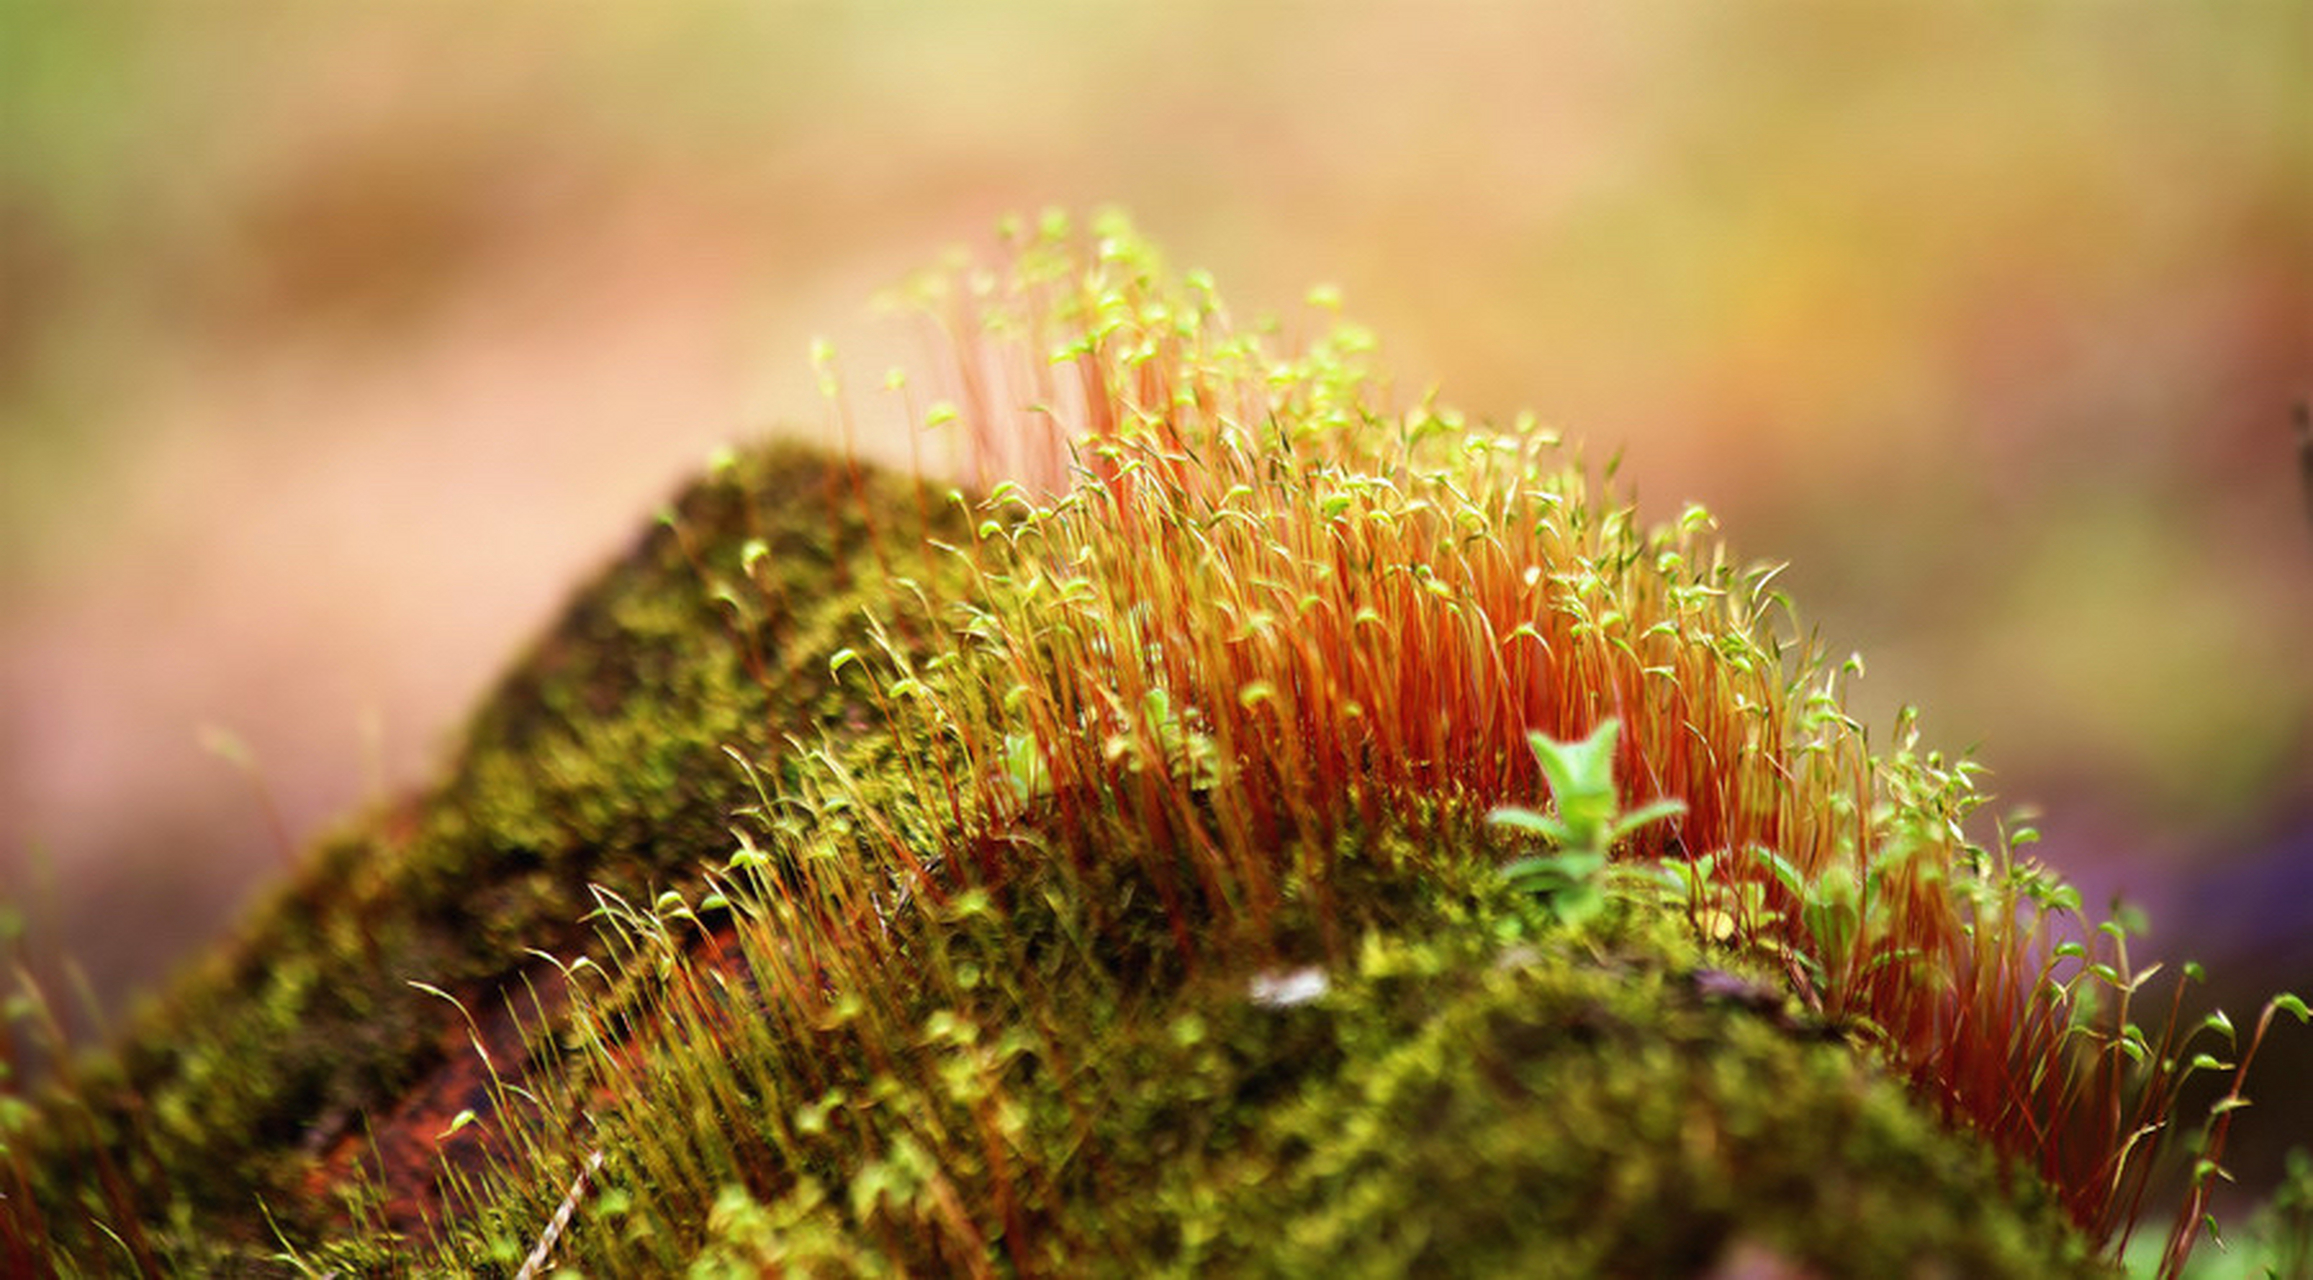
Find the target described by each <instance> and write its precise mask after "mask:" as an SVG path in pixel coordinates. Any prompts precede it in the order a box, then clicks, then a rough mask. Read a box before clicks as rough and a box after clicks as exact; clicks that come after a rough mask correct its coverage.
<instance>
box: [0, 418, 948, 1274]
mask: <svg viewBox="0 0 2313 1280" xmlns="http://www.w3.org/2000/svg"><path fill="white" fill-rule="evenodd" d="M865 483H867V484H868V485H869V486H870V487H871V494H870V503H869V504H862V503H859V502H857V501H855V500H854V498H853V496H852V494H851V492H850V487H849V477H848V475H847V469H846V468H845V467H843V466H841V465H832V464H831V463H830V462H829V460H827V459H826V458H824V457H822V456H820V455H817V454H814V453H810V452H808V451H804V450H801V449H797V448H794V447H791V446H774V447H770V448H766V449H762V450H758V451H752V452H749V453H747V454H744V455H739V456H734V457H732V458H730V459H728V460H726V461H724V462H722V463H721V464H720V465H718V466H717V468H716V469H715V470H714V472H713V473H712V474H711V475H709V476H708V477H706V478H705V479H703V480H702V481H701V482H699V483H698V484H697V485H695V486H693V487H692V488H691V489H689V490H688V491H686V492H685V494H684V495H683V496H682V498H681V500H680V502H679V503H678V504H677V506H676V507H675V508H674V509H673V510H672V511H671V512H670V513H669V516H668V518H667V519H666V520H665V521H664V522H663V523H662V524H661V525H660V526H659V527H658V528H656V529H654V530H653V531H652V532H651V533H650V535H649V536H647V537H646V538H645V539H643V541H642V542H641V543H640V544H639V545H638V546H637V547H636V549H635V550H634V551H633V552H632V553H630V554H629V555H628V556H627V557H626V558H625V559H624V560H622V561H621V562H620V563H618V564H617V565H615V566H613V567H612V568H611V569H609V570H608V571H607V572H606V573H605V574H604V575H603V576H602V577H601V578H600V579H599V580H598V581H596V582H595V583H594V584H592V585H591V586H589V587H588V588H587V589H586V590H585V591H583V592H581V593H580V594H579V595H578V596H577V597H576V599H575V600H574V602H573V603H572V604H571V606H570V607H569V609H568V610H567V612H566V613H565V615H564V616H563V618H562V619H561V621H560V622H558V623H557V624H556V626H555V627H554V628H552V629H551V630H550V632H549V633H548V634H547V636H546V637H545V639H544V640H543V641H542V642H541V643H540V644H539V645H538V646H537V648H536V649H535V650H533V651H532V652H531V653H530V654H529V655H528V656H527V657H525V658H524V659H523V660H522V661H521V662H520V663H519V664H518V665H517V666H516V667H515V669H514V670H513V672H512V673H511V674H510V675H509V676H508V677H507V679H506V680H505V681H504V682H503V683H502V684H501V686H500V687H499V689H498V690H497V691H496V692H495V693H494V694H493V695H492V696H491V697H490V698H489V699H488V700H487V701H486V702H485V703H484V705H483V707H482V708H481V709H480V711H479V712H478V713H477V715H476V716H475V718H474V721H473V723H472V725H471V727H470V728H469V730H468V733H467V738H466V744H465V746H464V748H463V750H462V751H461V752H460V754H459V756H458V758H457V760H456V762H455V763H454V764H453V766H452V768H451V769H450V770H449V773H448V776H447V778H446V779H445V781H444V782H443V783H442V784H441V785H440V786H439V787H438V788H436V789H435V790H434V791H433V793H432V794H430V795H428V796H426V797H424V798H422V799H421V800H419V801H416V802H414V803H411V804H408V805H406V806H404V807H401V808H397V809H393V810H390V811H387V812H382V813H378V814H375V815H372V816H371V817H369V818H368V819H366V820H364V821H363V822H362V823H361V824H360V825H358V826H357V827H355V828H353V829H351V830H348V831H347V832H345V833H343V834H341V835H339V836H336V837H334V838H332V839H331V840H329V841H327V842H325V843H324V845H323V846H322V847H321V848H320V849H319V850H318V851H317V852H316V854H315V855H314V858H313V860H312V863H311V865H310V866H309V867H308V869H307V870H306V872H305V873H304V874H302V875H301V876H300V877H299V879H298V880H297V882H296V883H295V884H294V885H292V886H291V887H290V888H289V889H287V890H286V891H284V892H283V893H282V894H281V895H280V897H279V898H278V899H277V900H276V901H274V902H273V903H272V904H271V905H269V906H268V907H266V908H264V909H263V910H261V911H260V912H259V913H258V914H257V915H256V917H255V918H254V919H253V920H252V922H251V924H250V925H249V927H248V928H247V930H246V931H245V934H244V936H243V937H242V938H241V939H240V940H239V941H238V942H237V943H236V944H235V945H234V946H233V947H231V948H230V949H229V950H228V952H227V953H226V954H222V955H219V956H217V957H214V958H212V959H211V960H210V961H209V962H208V963H207V964H205V965H204V966H203V967H202V968H201V970H200V971H199V972H197V973H195V974H192V975H189V976H188V977H187V979H186V980H184V981H182V982H181V983H180V984H179V985H178V987H177V988H176V989H175V990H174V991H173V992H172V993H171V994H170V995H169V997H168V998H167V999H166V1000H165V1001H164V1002H163V1003H162V1004H161V1005H159V1006H158V1007H157V1008H155V1009H153V1010H152V1011H150V1012H148V1013H147V1014H145V1015H144V1016H143V1017H142V1018H141V1020H140V1021H139V1023H138V1025H137V1027H136V1029H135V1031H134V1032H133V1033H132V1035H131V1036H130V1038H129V1040H128V1041H127V1043H126V1044H125V1045H124V1046H123V1047H122V1049H121V1051H120V1052H119V1053H118V1054H117V1055H107V1056H104V1057H100V1058H97V1059H93V1060H91V1061H90V1062H89V1063H88V1064H87V1065H86V1066H85V1067H84V1069H83V1075H82V1079H81V1081H80V1084H79V1087H78V1088H77V1089H76V1090H75V1093H74V1095H73V1096H71V1097H62V1096H59V1097H57V1098H55V1099H53V1100H52V1101H51V1102H50V1104H49V1106H50V1109H51V1118H50V1120H49V1122H48V1123H46V1124H45V1125H41V1126H38V1127H36V1128H34V1129H33V1130H31V1131H29V1132H26V1133H23V1134H20V1135H17V1136H16V1137H15V1138H14V1139H13V1140H12V1153H13V1154H15V1155H17V1156H18V1157H19V1159H20V1161H21V1162H22V1164H23V1165H24V1166H25V1167H27V1168H28V1169H29V1170H31V1171H32V1176H33V1177H34V1178H35V1182H34V1186H33V1194H34V1195H35V1196H36V1197H37V1198H38V1203H39V1204H40V1205H42V1206H43V1207H42V1210H41V1218H42V1219H44V1220H45V1221H46V1222H47V1223H48V1224H49V1227H50V1229H53V1230H56V1231H58V1232H59V1233H60V1235H61V1237H62V1238H61V1239H60V1241H59V1244H60V1246H69V1248H68V1252H69V1253H70V1254H75V1255H78V1256H83V1257H101V1256H107V1255H108V1254H112V1255H113V1256H117V1252H116V1251H115V1249H114V1246H112V1245H111V1244H110V1243H109V1242H108V1241H106V1240H104V1239H103V1238H102V1236H101V1235H100V1234H97V1233H93V1232H90V1231H89V1230H88V1228H89V1222H88V1219H89V1218H91V1217H93V1219H94V1220H95V1221H97V1222H107V1221H112V1220H114V1219H116V1218H117V1217H118V1213H117V1212H116V1211H115V1210H113V1209H112V1208H110V1207H109V1206H107V1205H105V1204H104V1203H103V1202H102V1200H103V1198H102V1197H101V1196H100V1195H98V1193H97V1191H96V1189H95V1188H94V1187H93V1186H92V1185H91V1183H90V1181H89V1179H88V1170H89V1164H88V1160H89V1155H90V1152H89V1148H90V1147H91V1146H92V1145H94V1146H101V1147H102V1148H104V1149H105V1150H106V1151H107V1152H108V1153H110V1155H111V1156H112V1158H113V1159H115V1160H117V1161H118V1162H119V1163H120V1165H121V1167H122V1168H123V1170H124V1171H126V1173H125V1176H127V1177H128V1178H129V1179H130V1180H131V1181H132V1182H133V1185H134V1196H133V1198H134V1200H135V1202H136V1203H137V1204H138V1205H139V1206H140V1211H141V1212H143V1213H145V1214H147V1215H149V1216H151V1217H152V1218H153V1219H154V1220H155V1221H154V1223H153V1224H152V1225H155V1226H158V1225H159V1224H160V1221H161V1220H163V1219H166V1218H168V1217H170V1216H172V1215H173V1216H178V1217H182V1218H184V1219H185V1220H186V1221H188V1222H189V1223H190V1224H192V1225H191V1228H190V1238H186V1239H180V1240H178V1241H177V1242H176V1247H178V1248H181V1249H185V1250H188V1251H189V1252H188V1253H187V1256H188V1257H196V1258H201V1259H207V1260H212V1261H213V1259H214V1257H215V1255H214V1252H213V1250H212V1247H211V1246H212V1245H214V1244H215V1243H216V1242H220V1241H221V1242H227V1243H230V1244H234V1245H236V1247H240V1246H246V1247H251V1248H263V1247H264V1246H266V1245H267V1244H268V1243H269V1242H270V1238H271V1234H272V1227H271V1225H269V1224H268V1223H266V1222H265V1221H264V1218H263V1215H262V1214H261V1213H260V1212H259V1202H260V1200H262V1201H263V1202H264V1203H265V1204H267V1205H270V1206H271V1207H272V1212H273V1214H274V1217H275V1218H276V1220H277V1221H278V1222H279V1223H280V1224H281V1226H282V1227H283V1229H285V1230H289V1231H292V1232H293V1233H301V1234H302V1233H309V1232H314V1231H320V1230H324V1229H326V1228H327V1227H328V1225H329V1224H330V1223H331V1222H332V1221H335V1220H336V1213H337V1205H336V1198H335V1197H334V1196H330V1195H323V1196H318V1197H317V1196H315V1195H314V1194H313V1183H314V1180H315V1179H316V1177H318V1176H320V1175H321V1172H322V1170H323V1169H324V1167H325V1165H326V1164H327V1161H326V1159H325V1157H327V1156H328V1155H329V1154H330V1153H331V1152H332V1151H334V1150H336V1149H338V1148H339V1147H340V1146H341V1145H342V1144H344V1143H345V1142H347V1141H348V1140H351V1139H357V1138H358V1137H359V1136H360V1134H361V1132H362V1125H363V1121H364V1117H365V1116H366V1117H367V1118H368V1119H369V1120H371V1121H376V1120H378V1119H380V1118H381V1115H382V1112H383V1109H384V1108H385V1107H386V1106H387V1105H388V1104H389V1103H390V1102H391V1100H392V1099H393V1098H394V1097H395V1096H396V1094H397V1092H398V1091H400V1090H402V1089H404V1088H406V1087H407V1086H409V1085H410V1084H411V1083H412V1082H413V1081H416V1080H418V1079H420V1078H421V1077H422V1076H424V1075H425V1074H426V1073H427V1072H429V1071H432V1070H435V1069H437V1068H438V1067H440V1066H441V1065H442V1063H443V1062H444V1061H445V1055H446V1054H451V1053H455V1052H459V1051H460V1050H461V1049H462V1047H463V1046H462V1045H461V1044H460V1042H459V1039H458V1037H457V1036H456V1035H455V1034H450V1035H445V1030H446V1029H447V1030H454V1028H446V1027H445V1023H444V1016H443V1015H444V1014H445V1012H448V1011H447V1010H446V1008H445V1007H444V1006H442V1005H441V1004H440V1003H439V1001H438V1000H436V999H434V998H433V997H430V996H428V995H426V994H424V993H422V992H420V991H417V990H415V989H413V988H412V987H411V986H410V985H409V984H410V983H411V982H412V981H423V982H426V983H429V984H432V985H434V986H437V987H440V988H443V989H445V990H448V991H450V992H453V993H455V994H457V995H458V996H460V997H461V998H462V999H464V1000H466V1001H467V1002H468V1003H469V1006H470V1007H472V1008H475V1009H479V1010H489V1009H493V1008H495V1007H497V1006H498V1005H499V1004H500V1003H501V1002H502V1001H503V1000H504V999H505V998H506V997H507V996H508V995H510V994H519V992H520V986H519V979H520V978H521V977H522V976H523V975H524V974H526V973H528V972H530V971H533V970H535V969H536V968H537V962H536V961H535V959H534V958H533V956H532V955H531V954H530V953H531V951H532V950H533V949H537V950H547V951H560V952H565V953H570V954H577V953H580V952H583V951H584V950H585V949H587V948H588V947H589V946H590V945H591V939H592V929H591V928H590V926H588V925H587V924H586V923H585V922H584V917H585V916H586V915H587V913H588V912H589V911H590V910H591V909H592V907H593V905H594V900H593V897H592V891H593V889H594V888H595V887H596V886H600V887H603V888H607V889H610V890H612V891H614V892H617V893H621V894H625V895H628V896H636V897H646V898H647V897H648V896H649V895H650V894H653V893H655V892H657V891H658V890H659V889H661V888H664V887H668V886H680V885H686V884H688V885H695V884H696V882H697V878H698V874H699V871H700V867H701V864H702V859H703V856H704V855H705V854H707V853H708V852H710V851H712V850H714V849H716V848H718V847H720V846H721V845H722V844H724V843H725V842H726V841H727V840H728V835H727V831H726V828H727V825H728V823H729V821H730V819H731V815H732V813H733V812H734V811H735V810H737V809H739V808H740V807H741V806H742V805H744V804H746V803H748V802H749V800H750V799H751V795H750V791H749V786H748V782H747V779H746V778H745V776H744V775H743V773H742V772H741V771H740V769H739V768H738V767H737V766H736V765H734V764H733V763H732V761H731V760H730V758H728V757H727V756H726V754H725V750H726V748H731V747H736V748H739V749H742V750H745V751H747V752H749V753H750V754H754V753H758V752H760V751H762V750H765V749H767V747H768V745H769V744H770V743H771V742H774V741H776V740H777V738H778V737H779V736H780V735H783V734H798V735H804V734H811V733H814V732H816V731H817V729H818V727H819V725H820V724H821V722H822V721H823V720H824V719H826V718H827V717H830V716H839V715H842V714H845V707H844V705H843V704H842V702H841V700H840V699H835V698H834V697H833V691H832V686H831V682H830V681H829V679H828V677H827V674H826V672H827V657H828V654H829V652H831V651H832V647H833V645H832V640H833V638H834V637H835V636H837V635H839V634H841V632H842V629H843V628H842V627H841V626H840V625H839V624H841V623H848V622H850V621H852V620H854V619H856V618H857V617H858V615H859V612H860V609H861V607H862V601H863V599H867V598H874V597H875V596H876V595H878V594H880V593H881V588H880V582H881V575H880V573H878V572H877V571H876V570H875V569H874V568H873V566H872V562H871V560H870V559H869V558H868V557H865V556H863V555H861V554H860V553H861V552H862V551H863V549H864V548H865V547H866V545H867V541H866V539H867V533H866V521H865V517H864V515H863V512H865V511H867V510H873V511H875V512H876V513H877V519H879V520H881V521H884V522H885V523H886V526H887V536H891V537H895V538H900V539H905V540H908V542H909V545H916V546H920V544H921V541H922V538H923V536H924V534H925V533H926V532H927V531H926V530H924V529H922V528H918V527H911V526H910V524H909V519H908V517H909V515H910V514H911V513H913V512H915V511H917V510H919V509H923V510H930V511H933V512H935V513H936V512H938V510H939V506H938V504H937V503H936V502H934V501H930V500H925V501H923V502H921V503H919V499H918V496H917V495H916V493H915V492H914V489H915V486H913V485H910V484H904V483H901V482H898V481H895V480H893V479H890V478H888V477H882V476H871V477H868V478H867V479H866V481H865ZM950 536H953V533H952V531H950ZM750 548H759V550H754V551H750ZM743 559H744V560H745V561H746V563H745V564H742V560H743ZM741 587H744V589H745V590H744V594H745V596H746V597H747V598H750V599H752V598H759V597H764V596H775V597H776V598H779V599H783V600H786V601H790V602H793V608H794V610H795V613H794V616H792V617H786V618H779V619H773V618H769V617H765V616H754V617H747V616H735V614H734V610H733V607H732V604H731V601H733V600H736V599H738V598H739V597H740V595H741V591H740V588H741ZM850 711H851V713H853V714H856V713H857V709H856V708H851V709H850ZM336 1172H337V1176H341V1177H342V1176H344V1175H346V1174H349V1173H350V1169H343V1170H338V1171H336ZM75 1241H76V1243H75ZM204 1265H206V1264H204Z"/></svg>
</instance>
